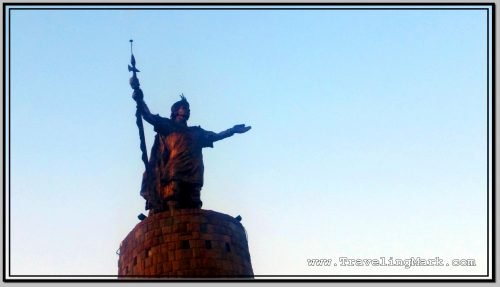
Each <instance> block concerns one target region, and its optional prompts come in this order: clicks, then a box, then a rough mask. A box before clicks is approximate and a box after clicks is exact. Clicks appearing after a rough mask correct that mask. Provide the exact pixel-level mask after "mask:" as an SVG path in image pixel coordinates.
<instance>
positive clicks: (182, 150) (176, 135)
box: [130, 76, 251, 213]
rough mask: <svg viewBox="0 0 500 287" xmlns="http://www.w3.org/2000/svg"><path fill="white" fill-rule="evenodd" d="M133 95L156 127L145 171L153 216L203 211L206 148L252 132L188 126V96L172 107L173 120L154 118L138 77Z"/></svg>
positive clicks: (143, 190) (133, 83) (145, 192)
mask: <svg viewBox="0 0 500 287" xmlns="http://www.w3.org/2000/svg"><path fill="white" fill-rule="evenodd" d="M130 85H131V87H132V88H133V89H134V93H133V95H132V97H133V99H134V100H135V101H136V102H137V107H138V110H139V112H140V113H141V115H142V117H143V118H144V120H145V121H146V122H148V123H150V124H151V125H153V127H154V130H155V132H156V133H157V134H156V137H155V142H154V144H153V147H152V149H151V157H150V159H149V162H148V167H147V169H146V172H144V176H143V182H142V187H141V195H142V196H143V197H144V198H145V199H146V209H149V210H150V213H151V212H152V213H156V212H161V211H166V210H174V209H181V208H201V206H202V201H201V200H200V191H201V188H202V186H203V169H204V167H203V155H202V151H201V150H202V148H204V147H213V143H214V142H216V141H218V140H221V139H224V138H227V137H230V136H232V135H234V134H235V133H245V132H247V131H248V130H250V129H251V127H250V126H245V125H244V124H241V125H235V126H234V127H232V128H230V129H228V130H225V131H223V132H220V133H215V132H211V131H206V130H204V129H202V128H201V127H200V126H188V125H187V121H188V119H189V115H190V110H189V103H188V101H187V100H186V98H185V97H184V96H181V100H180V101H178V102H176V103H174V104H173V105H172V107H171V114H170V118H164V117H161V116H159V115H153V114H152V113H151V112H150V111H149V108H148V107H147V105H146V103H145V102H144V96H143V93H142V90H141V89H140V88H139V86H140V84H139V80H138V79H137V77H135V76H134V77H132V78H131V79H130Z"/></svg>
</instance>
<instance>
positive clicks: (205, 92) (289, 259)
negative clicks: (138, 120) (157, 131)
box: [8, 6, 491, 275]
mask: <svg viewBox="0 0 500 287" xmlns="http://www.w3.org/2000/svg"><path fill="white" fill-rule="evenodd" d="M478 7H479V6H475V8H478ZM111 8H113V7H111ZM114 8H116V7H114ZM358 8H359V7H358ZM479 8H480V7H479ZM483 8H484V7H483ZM487 15H489V16H487ZM487 17H489V19H490V21H491V11H490V14H488V11H487V10H484V9H483V10H355V9H353V10H326V9H323V10H210V11H209V10H102V11H99V10H11V11H10V18H9V20H10V42H9V44H10V46H9V47H10V50H9V52H10V67H11V70H10V74H9V80H10V99H8V100H10V102H9V103H10V108H11V110H10V114H9V116H10V131H9V132H10V137H9V139H10V146H9V148H10V161H11V166H10V186H11V189H10V203H11V205H10V216H11V217H10V220H11V226H10V227H11V233H10V236H11V237H10V246H11V254H10V255H11V274H13V275H15V274H18V275H27V274H31V275H36V274H46V275H55V274H58V275H83V274H90V275H115V274H117V261H118V255H117V254H115V252H116V250H117V249H118V247H119V245H120V242H121V240H123V239H124V238H125V236H126V235H127V234H128V232H129V231H130V230H132V229H133V227H134V226H135V225H136V224H137V223H138V219H137V215H138V214H139V213H141V212H143V213H145V211H144V199H143V198H142V197H140V195H139V189H140V184H141V178H142V172H143V169H144V165H143V163H142V161H141V153H140V149H139V137H138V131H137V127H136V125H135V116H134V113H135V103H134V101H133V100H132V98H131V93H132V90H131V88H130V86H129V85H128V79H129V77H130V76H131V74H130V73H129V72H128V71H127V65H128V64H129V61H130V47H129V39H134V54H135V57H136V60H137V67H138V68H139V69H140V70H141V72H140V73H139V74H138V77H139V79H140V81H141V87H142V89H143V91H144V94H145V101H146V103H147V104H148V106H149V108H150V110H151V111H152V112H153V113H159V114H160V115H163V116H165V117H168V116H169V110H170V106H171V105H172V104H173V103H174V102H175V101H177V100H178V99H179V95H180V94H181V93H184V95H185V96H186V97H187V99H188V101H189V102H190V105H191V118H190V120H189V124H190V125H201V127H202V128H204V129H206V130H211V131H215V132H220V131H223V130H225V129H227V128H229V127H232V126H233V125H235V124H240V123H245V124H247V125H251V126H252V130H250V131H249V132H248V133H245V134H241V135H235V136H233V137H231V138H228V139H225V140H223V141H220V142H217V143H215V144H214V148H213V149H211V148H206V149H204V161H205V185H204V187H203V189H202V192H201V199H202V201H203V202H204V204H203V208H204V209H211V210H215V211H218V212H222V213H226V214H229V215H232V216H237V215H241V216H242V218H243V220H242V224H243V225H244V226H245V228H246V230H247V233H248V239H249V248H250V254H251V259H252V264H253V268H254V273H255V274H256V275H292V274H295V275H309V274H320V275H338V274H364V275H368V274H379V275H382V274H391V275H395V274H441V275H453V274H455V275H481V274H485V273H486V265H487V230H488V226H487V221H486V219H487V217H488V214H487V198H488V189H487V186H488V184H487V160H488V157H487V135H488V133H491V131H488V129H487V123H488V120H490V119H488V118H487V101H488V100H489V102H490V112H489V115H490V116H491V91H489V89H490V87H488V73H487V67H488V54H487V41H488V37H490V36H491V35H488V34H487V26H488V24H489V23H488V22H487ZM490 30H491V27H490ZM489 41H490V43H491V39H489ZM490 52H491V47H490ZM489 59H490V60H491V55H489ZM489 67H490V69H491V63H490V64H489ZM490 75H491V70H490ZM489 83H491V80H490V81H489ZM488 92H489V96H490V98H489V99H488ZM144 126H145V132H146V143H147V146H148V153H149V151H150V147H151V144H152V143H153V139H154V132H153V130H152V128H151V126H150V125H148V124H147V123H146V122H145V123H144ZM489 127H490V129H491V122H490V125H489ZM490 139H491V134H490ZM490 155H491V153H490ZM490 178H491V177H490ZM342 256H344V257H349V258H379V257H382V256H385V257H387V258H388V257H394V258H409V257H411V256H420V257H425V258H434V257H436V256H439V257H441V258H443V259H445V260H449V261H451V259H455V258H459V259H462V258H474V259H475V260H476V264H477V265H476V266H474V267H471V266H468V267H452V266H449V267H441V268H435V267H434V268H431V267H414V268H413V267H412V268H409V269H405V268H400V267H309V266H307V262H306V261H307V259H308V258H332V259H334V260H337V258H339V257H342Z"/></svg>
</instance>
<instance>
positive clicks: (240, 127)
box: [233, 124, 252, 134]
mask: <svg viewBox="0 0 500 287" xmlns="http://www.w3.org/2000/svg"><path fill="white" fill-rule="evenodd" d="M251 128H252V127H251V126H248V127H247V126H245V124H241V125H235V126H234V127H233V132H234V133H237V134H242V133H246V132H248V131H249V130H250V129H251Z"/></svg>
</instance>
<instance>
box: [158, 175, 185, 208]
mask: <svg viewBox="0 0 500 287" xmlns="http://www.w3.org/2000/svg"><path fill="white" fill-rule="evenodd" d="M180 192H181V188H180V184H179V182H178V181H175V180H173V181H170V182H168V183H167V185H166V186H165V187H164V188H163V194H162V203H163V205H164V208H165V210H173V209H175V208H178V207H179V206H178V205H179V199H180Z"/></svg>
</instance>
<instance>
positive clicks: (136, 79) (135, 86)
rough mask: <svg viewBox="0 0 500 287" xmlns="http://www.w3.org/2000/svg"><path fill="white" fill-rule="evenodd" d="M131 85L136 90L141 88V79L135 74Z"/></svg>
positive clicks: (131, 79)
mask: <svg viewBox="0 0 500 287" xmlns="http://www.w3.org/2000/svg"><path fill="white" fill-rule="evenodd" d="M129 83H130V86H131V87H132V89H134V90H136V89H139V86H140V85H141V84H140V83H139V79H138V78H137V77H135V76H133V77H132V78H130V81H129Z"/></svg>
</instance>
